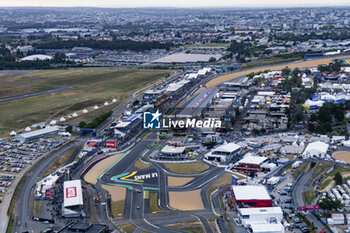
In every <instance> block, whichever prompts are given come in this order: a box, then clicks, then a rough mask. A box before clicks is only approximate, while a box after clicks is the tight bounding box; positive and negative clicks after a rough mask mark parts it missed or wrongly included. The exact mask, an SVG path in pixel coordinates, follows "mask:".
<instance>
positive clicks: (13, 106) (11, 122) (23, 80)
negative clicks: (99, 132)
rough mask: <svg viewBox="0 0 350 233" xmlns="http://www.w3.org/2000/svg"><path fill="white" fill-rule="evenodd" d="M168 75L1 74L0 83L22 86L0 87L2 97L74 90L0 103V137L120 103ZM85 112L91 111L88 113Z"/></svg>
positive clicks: (104, 71) (120, 72)
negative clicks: (52, 88)
mask: <svg viewBox="0 0 350 233" xmlns="http://www.w3.org/2000/svg"><path fill="white" fill-rule="evenodd" d="M169 74H170V72H168V71H157V70H113V69H69V70H44V71H35V72H28V73H17V74H13V73H9V74H3V73H2V74H0V81H2V82H7V83H9V82H12V83H20V84H26V85H22V86H21V85H18V87H16V88H14V89H12V88H11V85H12V87H13V85H14V84H6V85H2V84H1V85H0V93H2V95H3V96H10V95H11V96H13V95H18V94H24V93H28V92H32V91H38V90H45V89H48V88H50V87H49V86H74V87H75V88H74V89H71V90H67V91H62V92H55V93H50V94H46V95H41V96H35V97H30V98H25V99H20V100H15V101H10V102H4V103H0V109H1V110H2V111H0V137H1V136H4V135H8V133H9V132H10V131H11V130H14V129H15V130H18V129H22V128H24V127H26V126H28V125H31V124H33V123H38V122H41V121H45V120H48V119H52V118H56V119H57V118H58V117H61V116H63V115H65V114H71V113H73V112H75V111H76V112H78V111H81V110H82V109H84V108H89V107H91V106H94V105H95V104H98V105H100V106H101V104H103V103H104V102H105V101H108V102H111V100H112V99H113V98H116V99H117V101H118V102H117V103H121V102H122V101H125V100H126V99H127V98H128V97H130V96H131V95H132V94H133V93H134V92H135V91H136V90H139V89H142V88H145V87H146V86H147V85H149V84H151V83H154V82H156V81H158V80H160V79H161V78H164V77H165V76H167V75H169ZM27 84H31V85H32V86H30V85H27ZM9 85H10V86H9ZM24 89H26V90H24ZM27 91H28V92H27ZM88 110H89V109H88ZM89 112H91V111H90V110H89ZM78 114H79V113H78ZM89 115H90V113H89ZM91 118H93V117H91ZM91 118H90V119H91ZM21 120H22V121H23V122H22V121H21ZM83 120H85V121H87V120H89V119H87V118H84V119H83ZM75 123H76V122H75Z"/></svg>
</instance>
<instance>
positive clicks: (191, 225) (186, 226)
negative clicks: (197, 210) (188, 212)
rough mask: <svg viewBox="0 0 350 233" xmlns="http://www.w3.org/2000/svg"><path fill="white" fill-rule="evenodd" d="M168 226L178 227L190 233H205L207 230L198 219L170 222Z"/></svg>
mask: <svg viewBox="0 0 350 233" xmlns="http://www.w3.org/2000/svg"><path fill="white" fill-rule="evenodd" d="M167 227H170V228H173V229H177V230H182V231H187V232H190V233H204V232H205V230H204V229H203V226H202V223H201V222H200V221H198V220H196V221H186V222H182V223H175V224H169V225H167Z"/></svg>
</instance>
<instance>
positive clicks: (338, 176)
mask: <svg viewBox="0 0 350 233" xmlns="http://www.w3.org/2000/svg"><path fill="white" fill-rule="evenodd" d="M333 180H334V181H335V184H336V185H341V184H342V183H343V177H342V175H341V174H340V173H339V172H337V173H335V175H334V178H333Z"/></svg>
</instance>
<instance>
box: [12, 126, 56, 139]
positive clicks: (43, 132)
mask: <svg viewBox="0 0 350 233" xmlns="http://www.w3.org/2000/svg"><path fill="white" fill-rule="evenodd" d="M58 131H59V129H58V127H57V126H52V127H47V128H44V129H39V130H35V131H31V132H27V133H22V134H20V135H18V136H16V137H15V139H16V140H18V141H21V142H25V141H29V140H33V139H36V138H41V137H44V136H47V135H52V134H57V133H58Z"/></svg>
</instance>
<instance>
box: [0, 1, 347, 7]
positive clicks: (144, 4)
mask: <svg viewBox="0 0 350 233" xmlns="http://www.w3.org/2000/svg"><path fill="white" fill-rule="evenodd" d="M344 5H347V6H350V0H293V1H291V0H245V1H242V0H11V1H6V0H0V6H60V7H72V6H88V7H288V6H290V7H299V6H344Z"/></svg>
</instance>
